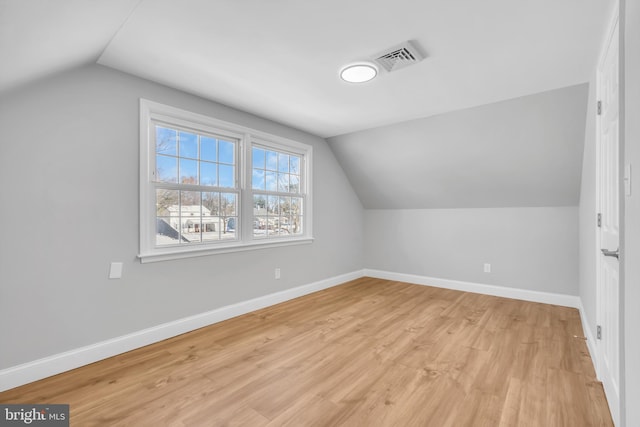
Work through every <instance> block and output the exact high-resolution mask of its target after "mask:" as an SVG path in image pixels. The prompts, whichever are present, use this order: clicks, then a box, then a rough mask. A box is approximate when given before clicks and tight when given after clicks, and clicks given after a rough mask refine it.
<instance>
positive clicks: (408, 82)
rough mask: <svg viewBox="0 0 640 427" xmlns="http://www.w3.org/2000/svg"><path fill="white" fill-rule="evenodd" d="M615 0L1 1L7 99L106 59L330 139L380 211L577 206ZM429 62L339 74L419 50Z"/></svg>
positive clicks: (367, 201) (1, 79)
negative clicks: (364, 79) (362, 76)
mask: <svg viewBox="0 0 640 427" xmlns="http://www.w3.org/2000/svg"><path fill="white" fill-rule="evenodd" d="M613 4H614V0H536V1H513V0H483V1H477V0H456V1H442V0H424V1H414V0H394V1H390V0H350V1H344V0H323V1H315V2H310V1H299V0H269V1H264V0H242V1H237V0H180V1H177V0H91V1H87V0H55V1H51V0H0V57H2V58H3V64H2V66H1V67H0V95H1V94H2V91H7V90H12V89H14V88H16V87H19V86H20V85H23V84H28V83H29V82H31V81H33V80H35V79H38V78H42V77H46V76H48V75H50V74H52V73H55V72H59V71H61V70H65V69H69V68H73V67H76V66H79V65H82V64H91V63H96V62H97V63H98V64H101V65H104V66H107V67H111V68H114V69H117V70H121V71H124V72H127V73H130V74H134V75H137V76H140V77H143V78H146V79H148V80H152V81H156V82H159V83H162V84H165V85H168V86H171V87H174V88H177V89H181V90H183V91H186V92H189V93H193V94H195V95H198V96H201V97H203V98H206V99H210V100H213V101H217V102H221V103H223V104H226V105H229V106H231V107H236V108H239V109H241V110H244V111H247V112H250V113H254V114H256V115H259V116H262V117H265V118H267V119H271V120H274V121H277V122H280V123H283V124H287V125H290V126H292V127H295V128H298V129H301V130H305V131H308V132H310V133H312V134H315V135H319V136H322V137H331V136H333V138H331V139H330V144H331V146H332V148H333V150H334V152H335V153H336V155H337V157H338V159H339V161H340V162H341V163H342V165H343V166H344V168H345V171H346V172H347V174H348V175H349V178H350V179H351V181H352V183H353V185H354V186H355V188H356V190H357V192H358V194H359V196H360V198H361V200H362V202H363V203H364V205H365V206H366V207H368V208H376V207H384V208H400V207H402V208H412V207H413V208H428V207H435V208H438V207H482V206H487V207H488V206H545V205H555V206H558V205H575V204H576V203H577V198H578V194H579V176H580V173H579V172H580V162H581V153H582V138H583V133H584V122H585V120H584V119H585V108H586V92H587V89H586V86H585V85H584V83H585V82H587V81H589V79H590V77H591V75H592V73H593V71H594V69H595V65H596V62H597V54H598V51H599V49H600V41H601V40H602V36H603V31H604V28H605V27H606V24H607V22H608V21H609V17H610V15H611V12H612V10H613ZM405 40H412V41H414V42H415V43H417V45H419V46H420V48H421V50H422V51H423V53H424V54H426V56H427V57H426V59H425V60H423V61H422V62H420V63H418V64H417V65H414V66H412V67H408V68H405V69H402V70H399V71H394V72H391V73H387V72H381V73H380V75H379V76H378V78H376V79H375V80H373V81H372V82H369V83H365V84H358V85H353V84H348V83H345V82H343V81H341V80H340V78H339V77H338V71H339V69H340V68H341V67H342V66H343V65H345V64H347V63H350V62H353V61H359V60H365V59H369V58H370V57H371V56H372V55H374V54H376V53H379V52H380V51H382V50H385V49H387V48H389V47H392V46H394V45H396V44H398V43H400V42H402V41H405Z"/></svg>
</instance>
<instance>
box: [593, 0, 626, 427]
mask: <svg viewBox="0 0 640 427" xmlns="http://www.w3.org/2000/svg"><path fill="white" fill-rule="evenodd" d="M619 17H620V5H619V1H616V3H615V6H614V8H613V13H612V17H611V18H610V19H609V22H608V26H607V29H606V33H605V37H604V39H603V43H602V45H601V48H600V52H599V55H598V62H597V65H596V82H595V83H596V100H600V99H602V88H601V84H600V82H601V73H602V71H601V70H602V64H603V62H604V59H605V56H606V53H607V49H608V47H609V45H610V43H611V39H612V38H613V37H614V35H616V34H617V37H618V63H619V65H621V63H620V62H621V61H620V60H621V54H622V52H621V49H622V44H621V43H620V19H619ZM621 69H622V67H621V66H619V70H618V73H619V75H620V72H621ZM622 87H623V86H622V85H621V79H620V78H619V79H618V88H619V89H618V94H619V96H618V103H619V107H618V108H619V115H620V116H622V114H623V111H624V110H623V109H622V105H621V104H622V102H623V96H622V92H621V91H620V89H621V88H622ZM596 113H597V111H596ZM621 119H622V118H621V117H620V120H619V122H618V125H619V126H620V125H621ZM600 120H601V116H599V115H597V116H596V126H595V132H596V135H595V142H596V144H595V146H596V150H595V158H596V173H595V184H596V192H595V194H596V197H595V214H594V220H595V219H596V218H597V215H598V214H599V213H601V212H602V210H601V203H602V194H601V191H600V179H601V165H602V159H601V156H600V154H601V151H600V149H601V144H602V142H601V132H600V131H601V124H600ZM621 135H622V129H621V128H620V127H619V129H618V154H619V156H620V157H622V153H623V152H622V141H621ZM620 160H621V159H620V158H619V159H618V165H619V171H618V172H619V174H620V173H621V172H622V171H623V169H621V168H620V164H621V161H620ZM621 183H622V181H621V180H620V179H619V180H618V191H619V192H620V191H621V188H620V187H622V186H621ZM618 205H619V206H618V215H619V225H620V233H621V236H620V237H621V238H622V230H623V229H624V226H623V218H624V216H623V214H622V207H623V201H622V199H621V198H619V201H618ZM600 231H601V230H600V228H599V227H595V234H596V238H595V243H596V247H595V248H594V250H595V253H596V258H595V259H596V265H595V267H596V268H595V270H596V325H602V323H603V318H604V312H603V311H604V308H603V306H602V301H603V297H602V295H601V290H602V276H601V274H602V262H603V259H602V256H603V255H602V253H601V248H602V242H601V235H600ZM621 246H622V241H620V247H621ZM610 249H612V248H610ZM619 268H620V274H619V283H618V286H619V290H618V301H617V304H616V305H617V310H618V313H617V314H618V317H619V319H618V339H617V343H618V351H617V353H618V360H617V365H618V371H619V372H618V376H619V381H618V394H617V396H612V395H611V393H609V394H607V386H605V383H608V382H609V381H608V379H607V378H603V369H604V367H603V360H602V351H603V349H602V341H600V340H599V339H597V338H596V339H595V343H594V344H595V345H594V349H595V355H593V356H594V364H595V366H594V368H595V370H596V375H597V377H598V379H599V380H600V381H602V383H603V388H604V392H605V395H606V397H607V401H608V404H609V410H610V412H611V416H612V418H613V420H614V423H615V424H616V425H620V421H621V408H622V406H621V401H622V378H621V373H622V372H623V369H622V368H623V365H622V351H623V348H622V339H621V338H622V327H623V323H622V319H621V316H620V314H621V313H622V310H623V307H622V297H621V295H622V293H621V288H622V287H623V275H622V274H621V272H622V269H623V263H622V257H621V258H620V259H619Z"/></svg>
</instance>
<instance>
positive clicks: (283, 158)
mask: <svg viewBox="0 0 640 427" xmlns="http://www.w3.org/2000/svg"><path fill="white" fill-rule="evenodd" d="M278 171H279V172H289V155H288V154H284V153H278Z"/></svg>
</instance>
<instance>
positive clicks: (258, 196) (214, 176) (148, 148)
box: [139, 100, 312, 262]
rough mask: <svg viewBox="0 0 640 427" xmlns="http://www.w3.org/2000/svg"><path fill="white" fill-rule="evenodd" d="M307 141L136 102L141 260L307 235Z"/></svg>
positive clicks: (251, 246)
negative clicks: (138, 140) (138, 134)
mask: <svg viewBox="0 0 640 427" xmlns="http://www.w3.org/2000/svg"><path fill="white" fill-rule="evenodd" d="M311 154H312V149H311V147H310V146H307V145H304V144H301V143H298V142H296V141H291V140H287V139H284V138H280V137H277V136H273V135H268V134H265V133H262V132H259V131H256V130H253V129H249V128H246V127H242V126H239V125H234V124H232V123H227V122H222V121H220V120H216V119H213V118H209V117H206V116H202V115H199V114H195V113H190V112H188V111H184V110H179V109H177V108H173V107H169V106H166V105H162V104H157V103H154V102H150V101H147V100H141V101H140V195H141V200H140V255H139V257H140V259H141V261H142V262H149V261H159V260H165V259H173V258H182V257H188V256H196V255H206V254H212V253H218V252H231V251H239V250H247V249H255V248H263V247H265V246H280V245H286V244H298V243H307V242H310V241H311V239H312V238H311V236H312V234H311V215H310V213H311V197H310V191H309V190H310V188H311V187H310V178H311V172H310V171H311Z"/></svg>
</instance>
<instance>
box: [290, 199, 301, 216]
mask: <svg viewBox="0 0 640 427" xmlns="http://www.w3.org/2000/svg"><path fill="white" fill-rule="evenodd" d="M291 213H292V214H293V215H302V198H301V197H292V198H291Z"/></svg>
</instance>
